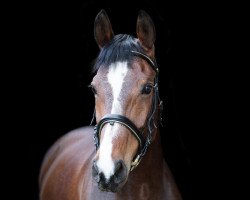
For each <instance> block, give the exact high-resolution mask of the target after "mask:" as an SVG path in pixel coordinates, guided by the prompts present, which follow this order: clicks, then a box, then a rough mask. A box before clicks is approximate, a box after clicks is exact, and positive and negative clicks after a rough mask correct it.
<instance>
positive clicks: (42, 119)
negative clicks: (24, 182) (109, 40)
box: [26, 0, 220, 200]
mask: <svg viewBox="0 0 250 200" xmlns="http://www.w3.org/2000/svg"><path fill="white" fill-rule="evenodd" d="M30 6H31V7H32V9H31V15H30V16H29V21H28V23H29V24H28V26H29V30H30V31H29V33H28V39H29V41H30V43H31V45H30V49H29V50H30V53H29V58H30V60H31V62H30V64H31V66H30V69H29V75H26V76H27V77H28V78H27V80H28V81H27V85H28V88H29V95H28V98H27V102H26V103H27V105H28V107H26V108H28V109H27V110H28V111H29V114H28V115H29V129H28V133H27V136H28V137H27V138H28V139H27V140H26V141H28V142H27V143H28V148H29V150H28V155H29V161H30V162H29V163H30V165H29V167H30V170H29V172H28V173H29V175H30V176H29V177H31V178H30V180H29V183H30V184H29V186H28V190H29V192H28V195H29V196H28V198H30V199H33V200H35V199H37V198H38V184H37V182H38V174H39V168H40V165H41V162H42V159H43V156H44V154H45V153H46V151H47V150H48V148H49V147H50V146H51V145H52V144H53V142H55V140H56V139H57V138H58V137H60V136H62V135H63V134H65V133H66V132H67V131H69V130H72V129H74V128H77V127H80V126H85V125H88V124H89V123H90V120H91V118H92V114H93V108H94V98H93V96H92V93H91V91H89V89H88V87H87V86H88V84H89V83H90V82H91V79H92V74H91V70H90V69H91V65H92V62H93V60H94V59H95V57H96V56H97V54H98V50H99V49H98V47H97V45H96V43H95V41H94V37H93V23H94V19H95V16H96V14H97V13H98V12H99V11H100V10H101V9H102V8H104V9H105V10H106V12H107V14H108V15H109V18H110V20H111V23H112V25H113V30H114V32H115V33H116V34H118V33H128V34H132V35H134V36H135V26H136V19H137V13H138V11H139V10H140V9H143V10H145V11H146V12H148V13H149V14H150V16H151V17H152V19H153V21H154V23H155V26H156V33H157V39H156V44H155V46H156V59H157V62H158V64H159V68H160V80H159V84H160V96H161V98H162V100H163V101H164V112H163V118H164V123H163V124H164V126H163V127H162V128H161V135H162V144H163V151H164V156H165V158H166V161H167V162H168V164H169V166H170V168H171V171H172V172H173V174H174V176H175V179H176V182H177V184H178V186H179V188H180V190H181V192H182V195H183V197H184V199H188V200H189V199H190V200H191V199H196V198H197V199H205V197H209V193H210V192H209V191H210V189H209V187H207V186H208V184H207V181H208V180H210V181H211V177H210V175H208V174H209V171H210V170H211V168H213V166H212V165H211V164H210V161H211V159H212V158H211V157H212V155H211V154H210V152H211V149H212V148H211V146H210V141H211V139H210V138H211V136H210V127H211V124H216V123H218V122H217V120H216V116H217V115H218V113H217V114H214V112H213V110H214V107H215V106H216V105H215V103H213V102H214V100H215V98H216V94H214V93H216V91H217V90H215V89H214V82H215V81H216V79H217V74H215V73H211V72H212V71H214V68H213V66H214V60H215V57H216V56H217V49H218V44H217V46H216V48H215V41H217V37H220V35H218V34H217V36H216V37H215V32H218V30H217V25H218V24H217V23H215V21H216V20H215V19H214V14H215V13H214V12H216V10H211V12H208V10H209V7H208V6H209V5H206V4H205V3H204V4H197V3H190V2H188V3H181V2H179V1H172V0H170V1H160V0H159V1H158V0H154V1H150V0H146V1H130V0H127V1H121V2H120V1H112V0H109V1H108V0H103V1H100V2H99V1H97V0H96V1H95V0H92V1H67V2H65V1H60V2H59V1H42V2H40V3H39V4H38V3H36V4H34V5H30ZM212 93H213V95H211V94H212ZM212 146H213V145H212ZM204 194H205V197H204V196H203V195H204ZM201 195H202V196H203V197H202V196H201Z"/></svg>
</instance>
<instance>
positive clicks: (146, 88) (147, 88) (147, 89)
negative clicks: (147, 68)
mask: <svg viewBox="0 0 250 200" xmlns="http://www.w3.org/2000/svg"><path fill="white" fill-rule="evenodd" d="M152 88H153V86H152V85H151V84H146V85H145V86H144V87H143V88H142V91H141V93H142V94H150V92H151V90H152Z"/></svg>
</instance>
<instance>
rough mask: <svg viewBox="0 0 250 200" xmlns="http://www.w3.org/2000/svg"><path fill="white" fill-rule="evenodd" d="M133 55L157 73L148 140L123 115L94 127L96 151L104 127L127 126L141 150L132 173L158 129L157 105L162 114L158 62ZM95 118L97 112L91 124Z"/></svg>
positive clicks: (106, 119) (145, 56)
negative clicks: (117, 124)
mask: <svg viewBox="0 0 250 200" xmlns="http://www.w3.org/2000/svg"><path fill="white" fill-rule="evenodd" d="M131 53H132V54H134V55H135V56H137V57H140V58H142V59H144V60H146V61H147V62H148V63H149V64H150V66H151V67H152V69H153V70H154V71H155V72H156V75H155V79H154V86H153V88H154V96H153V101H152V106H151V111H150V113H149V115H148V117H147V128H148V135H147V138H146V139H145V138H144V136H143V131H140V130H139V129H138V128H137V127H136V125H135V124H134V123H133V122H132V121H131V120H130V119H128V118H127V117H125V116H123V115H118V114H108V115H105V116H104V117H103V118H102V119H101V120H100V121H99V123H97V124H96V125H95V127H94V144H95V146H96V150H97V149H98V148H99V146H100V134H101V130H102V128H103V127H104V125H105V124H107V123H109V124H110V125H114V123H119V124H121V125H123V126H125V127H126V128H127V129H128V130H129V131H130V132H131V133H132V134H133V135H134V136H135V137H136V139H137V140H138V142H139V148H138V150H137V153H136V155H135V157H134V159H133V161H132V163H131V168H130V171H132V170H133V169H134V168H135V167H137V166H138V164H139V163H140V161H141V159H142V157H143V156H144V155H145V153H146V152H147V149H148V146H149V145H150V144H151V142H152V134H153V131H154V129H155V128H156V129H157V126H156V125H155V121H154V117H155V112H156V109H157V104H158V106H159V107H160V112H161V111H162V101H161V100H160V96H159V88H158V76H159V69H158V67H157V63H156V61H153V60H152V59H151V58H149V57H148V56H147V55H145V54H143V53H140V52H137V51H131ZM94 117H95V112H94V115H93V119H92V121H91V124H92V122H93V120H94ZM160 117H161V116H160ZM160 120H161V119H160Z"/></svg>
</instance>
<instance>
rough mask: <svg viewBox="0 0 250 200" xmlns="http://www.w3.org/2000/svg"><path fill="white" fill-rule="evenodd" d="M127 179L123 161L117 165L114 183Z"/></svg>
mask: <svg viewBox="0 0 250 200" xmlns="http://www.w3.org/2000/svg"><path fill="white" fill-rule="evenodd" d="M125 177H126V166H125V164H124V162H123V161H122V160H119V161H118V162H116V164H115V173H114V181H115V182H116V183H120V182H122V181H123V180H124V179H125Z"/></svg>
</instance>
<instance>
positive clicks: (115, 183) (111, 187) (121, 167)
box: [92, 160, 127, 192]
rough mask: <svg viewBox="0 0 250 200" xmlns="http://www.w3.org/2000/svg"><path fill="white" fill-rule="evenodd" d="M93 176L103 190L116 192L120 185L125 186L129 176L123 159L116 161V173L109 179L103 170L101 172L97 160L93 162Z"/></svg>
mask: <svg viewBox="0 0 250 200" xmlns="http://www.w3.org/2000/svg"><path fill="white" fill-rule="evenodd" d="M92 176H93V178H94V179H95V181H96V182H97V183H98V187H99V189H100V190H102V191H107V192H116V191H117V190H118V189H119V188H120V187H122V186H123V184H124V182H125V180H126V177H127V167H126V165H125V163H124V162H123V161H122V160H119V161H117V162H115V170H114V174H113V175H111V176H110V178H109V179H107V178H106V177H105V176H104V174H103V172H100V171H99V169H98V167H97V165H96V162H95V161H94V162H93V166H92Z"/></svg>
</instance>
